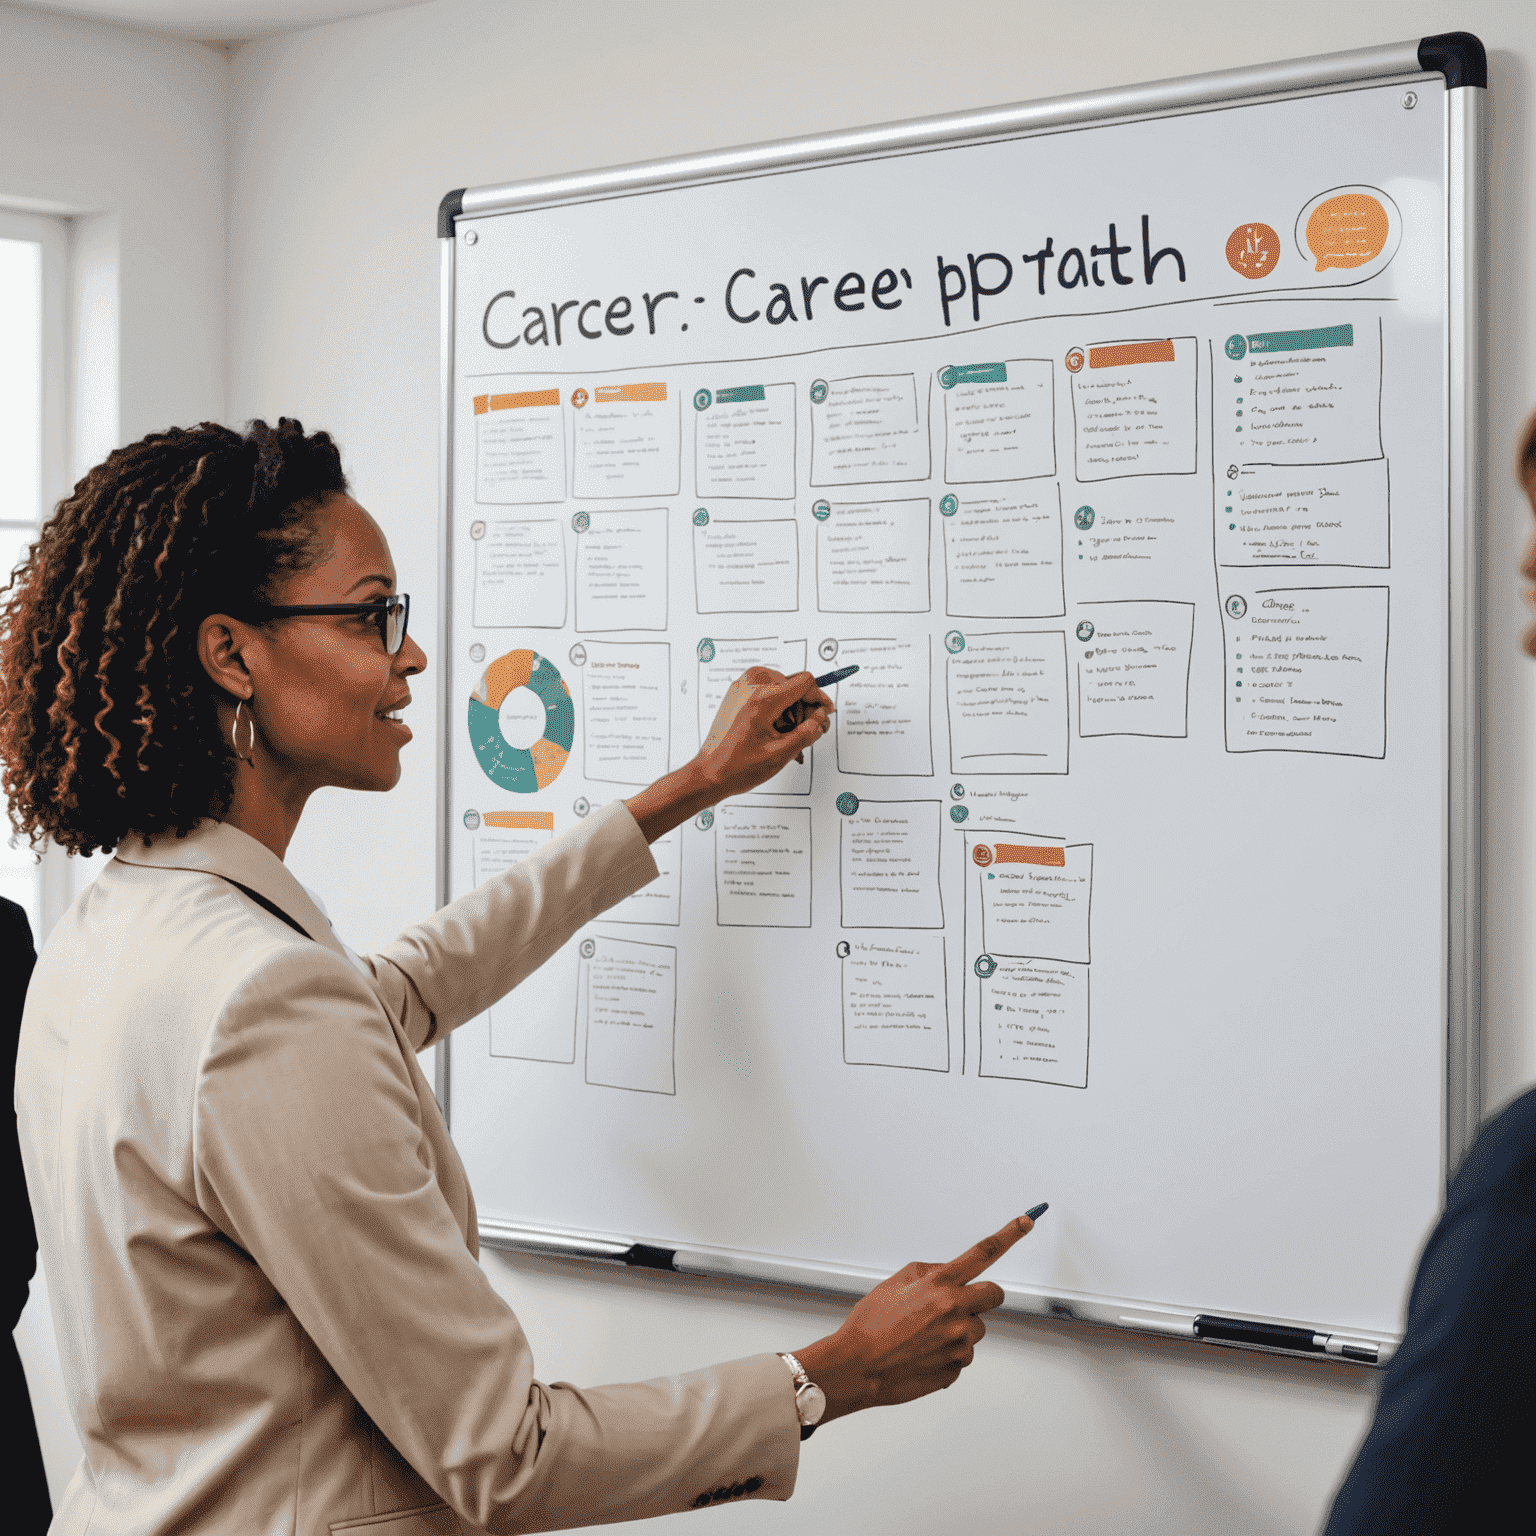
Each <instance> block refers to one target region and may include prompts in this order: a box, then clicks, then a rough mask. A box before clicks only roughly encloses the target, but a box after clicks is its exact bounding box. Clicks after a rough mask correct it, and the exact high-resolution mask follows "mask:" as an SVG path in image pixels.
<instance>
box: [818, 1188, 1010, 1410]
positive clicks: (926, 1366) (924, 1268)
mask: <svg viewBox="0 0 1536 1536" xmlns="http://www.w3.org/2000/svg"><path fill="white" fill-rule="evenodd" d="M1033 1227H1034V1222H1032V1221H1031V1220H1030V1219H1029V1217H1028V1216H1016V1217H1015V1218H1014V1219H1013V1220H1012V1221H1010V1222H1009V1223H1008V1225H1007V1226H1005V1227H1004V1228H1003V1229H1002V1230H1001V1231H999V1232H994V1233H993V1234H992V1236H990V1237H984V1238H983V1239H982V1240H981V1241H980V1242H979V1243H977V1244H976V1245H975V1247H973V1248H968V1249H967V1250H966V1251H965V1252H964V1253H962V1254H961V1255H960V1256H959V1258H956V1259H951V1260H950V1261H949V1263H947V1264H921V1263H913V1264H908V1265H907V1266H906V1267H905V1268H904V1269H899V1270H897V1272H896V1273H895V1274H894V1275H892V1276H891V1277H890V1279H888V1280H882V1281H881V1282H880V1284H879V1285H877V1286H876V1287H875V1288H874V1290H872V1291H871V1292H870V1293H869V1294H868V1295H867V1296H866V1297H864V1298H863V1300H862V1301H860V1302H859V1303H858V1305H857V1306H855V1307H854V1309H853V1311H852V1312H850V1313H849V1314H848V1317H847V1320H846V1321H845V1322H844V1323H843V1325H842V1327H841V1328H839V1329H838V1330H837V1332H836V1333H834V1334H831V1335H829V1336H828V1337H827V1338H825V1339H820V1340H818V1341H817V1342H816V1343H815V1344H807V1345H806V1347H805V1348H804V1349H801V1350H797V1351H796V1352H795V1353H796V1355H797V1356H798V1358H799V1360H800V1362H801V1364H802V1365H803V1366H804V1367H805V1370H806V1373H807V1375H809V1377H810V1378H811V1380H812V1381H814V1382H815V1383H816V1384H817V1385H818V1386H819V1387H820V1388H821V1389H822V1391H823V1392H825V1393H826V1396H827V1411H826V1413H825V1414H824V1415H823V1419H822V1422H823V1423H825V1422H827V1421H828V1420H831V1419H836V1418H840V1417H841V1416H842V1415H843V1414H845V1413H856V1412H857V1411H858V1410H859V1409H861V1408H883V1407H889V1406H890V1405H892V1404H895V1403H909V1402H911V1401H912V1400H913V1399H914V1398H918V1397H925V1396H927V1394H928V1393H930V1392H937V1391H940V1390H941V1389H942V1388H944V1387H948V1386H952V1385H953V1384H954V1382H955V1381H956V1379H957V1378H958V1377H959V1375H960V1372H961V1371H962V1370H964V1369H965V1367H966V1366H968V1365H969V1364H970V1363H971V1360H972V1358H973V1357H974V1355H975V1352H976V1345H977V1344H978V1343H980V1342H981V1339H982V1337H983V1336H984V1335H985V1334H986V1331H987V1325H986V1324H985V1323H984V1322H982V1320H981V1316H980V1314H981V1313H983V1312H990V1311H991V1310H992V1309H993V1308H994V1307H996V1306H1000V1305H1001V1304H1002V1301H1003V1290H1002V1287H1001V1286H999V1285H995V1284H994V1283H993V1282H992V1281H990V1280H978V1279H977V1276H978V1275H980V1274H981V1273H982V1271H983V1270H985V1269H987V1268H989V1267H990V1266H991V1265H993V1264H995V1263H996V1262H997V1261H998V1260H999V1259H1000V1258H1002V1256H1003V1255H1004V1254H1005V1253H1007V1251H1008V1250H1009V1249H1010V1248H1012V1247H1013V1245H1014V1244H1015V1243H1016V1242H1018V1240H1019V1239H1020V1238H1021V1237H1023V1236H1024V1235H1025V1234H1026V1233H1027V1232H1029V1231H1030V1230H1031V1229H1032V1228H1033Z"/></svg>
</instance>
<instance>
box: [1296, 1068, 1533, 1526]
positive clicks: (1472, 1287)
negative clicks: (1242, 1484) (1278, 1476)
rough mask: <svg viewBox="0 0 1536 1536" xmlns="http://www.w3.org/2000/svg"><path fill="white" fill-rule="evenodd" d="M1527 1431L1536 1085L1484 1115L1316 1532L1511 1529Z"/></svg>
mask: <svg viewBox="0 0 1536 1536" xmlns="http://www.w3.org/2000/svg"><path fill="white" fill-rule="evenodd" d="M1533 1438H1536V1089H1533V1090H1531V1091H1530V1092H1528V1093H1524V1094H1522V1095H1521V1096H1520V1097H1519V1098H1518V1099H1516V1100H1515V1102H1514V1103H1513V1104H1511V1105H1510V1106H1509V1107H1508V1108H1507V1109H1506V1110H1504V1112H1503V1113H1502V1114H1500V1115H1497V1116H1495V1118H1494V1119H1492V1120H1491V1121H1489V1123H1488V1124H1487V1125H1486V1126H1485V1127H1484V1128H1483V1130H1482V1131H1481V1133H1480V1134H1479V1135H1478V1138H1477V1140H1476V1141H1475V1142H1474V1143H1473V1144H1472V1150H1471V1151H1470V1152H1468V1153H1467V1156H1466V1159H1465V1160H1464V1161H1463V1163H1462V1165H1461V1167H1460V1169H1459V1170H1458V1171H1457V1174H1456V1177H1455V1179H1454V1180H1453V1181H1452V1183H1451V1188H1450V1192H1449V1194H1448V1195H1447V1197H1446V1202H1445V1212H1444V1214H1443V1215H1442V1216H1441V1217H1440V1220H1439V1222H1438V1223H1437V1224H1436V1226H1435V1230H1434V1232H1433V1233H1431V1235H1430V1239H1429V1242H1428V1244H1427V1245H1426V1246H1425V1249H1424V1255H1423V1257H1422V1258H1421V1259H1420V1260H1419V1269H1418V1273H1417V1275H1415V1276H1414V1281H1413V1292H1412V1294H1411V1296H1410V1298H1409V1301H1408V1325H1407V1327H1406V1329H1405V1330H1404V1333H1403V1343H1402V1347H1401V1348H1400V1349H1399V1350H1398V1352H1397V1353H1396V1354H1395V1355H1394V1356H1393V1357H1392V1360H1391V1363H1390V1364H1389V1365H1388V1366H1387V1371H1386V1377H1385V1379H1384V1381H1383V1382H1382V1387H1381V1397H1380V1399H1379V1400H1378V1402H1377V1404H1376V1417H1375V1419H1374V1421H1373V1422H1372V1424H1371V1428H1370V1433H1369V1434H1367V1435H1366V1437H1365V1443H1364V1444H1363V1445H1362V1446H1361V1447H1360V1454H1359V1455H1358V1456H1357V1457H1356V1458H1355V1464H1354V1466H1353V1467H1352V1468H1351V1469H1350V1472H1349V1476H1348V1477H1346V1478H1345V1480H1344V1485H1343V1487H1342V1488H1340V1490H1339V1493H1338V1496H1337V1498H1336V1499H1335V1500H1334V1504H1333V1513H1332V1514H1331V1515H1330V1517H1329V1520H1328V1526H1327V1532H1326V1536H1377V1533H1378V1532H1379V1533H1381V1536H1386V1533H1387V1532H1391V1533H1393V1536H1408V1533H1414V1536H1417V1533H1420V1532H1424V1533H1429V1532H1442V1531H1444V1532H1451V1531H1497V1530H1510V1529H1513V1528H1514V1527H1513V1526H1512V1525H1511V1524H1510V1523H1509V1522H1510V1520H1511V1518H1512V1515H1511V1512H1512V1511H1514V1510H1518V1509H1521V1508H1524V1509H1526V1511H1527V1514H1529V1500H1530V1463H1529V1462H1528V1461H1527V1459H1526V1458H1527V1457H1528V1456H1529V1455H1530V1454H1531V1445H1532V1442H1533Z"/></svg>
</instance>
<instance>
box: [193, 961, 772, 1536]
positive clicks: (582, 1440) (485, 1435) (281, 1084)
mask: <svg viewBox="0 0 1536 1536" xmlns="http://www.w3.org/2000/svg"><path fill="white" fill-rule="evenodd" d="M402 1044H403V1042H402V1041H401V1040H400V1039H399V1037H398V1036H397V1035H396V1033H395V1031H394V1030H393V1029H391V1027H390V1023H389V1020H388V1019H387V1017H386V1016H385V1013H384V1010H383V1007H382V1006H381V1004H380V1001H379V999H378V998H377V996H376V995H375V994H374V992H373V989H372V988H371V987H370V986H369V984H368V982H367V981H366V979H365V978H364V977H362V976H361V975H360V974H359V973H358V972H357V971H356V970H355V969H353V968H352V967H351V966H350V965H349V964H347V963H346V962H345V961H344V960H341V959H340V958H339V957H337V956H336V955H335V954H334V953H332V952H329V951H326V950H323V949H321V948H320V947H319V946H295V947H293V948H291V949H289V950H287V951H284V952H282V953H277V954H274V955H272V956H271V957H270V959H269V960H268V961H267V962H266V963H264V964H262V965H261V966H259V967H257V968H255V969H253V970H251V971H250V972H249V973H248V974H247V976H246V978H245V980H244V982H243V984H242V985H241V987H240V988H238V989H237V990H236V991H235V992H233V993H232V994H231V995H230V996H229V997H228V998H226V999H225V1001H224V1003H223V1005H222V1007H221V1009H220V1014H219V1018H218V1020H217V1022H216V1024H215V1026H214V1029H213V1031H212V1033H211V1034H210V1037H209V1043H208V1047H207V1050H206V1052H205V1056H204V1060H203V1064H202V1070H201V1082H200V1087H199V1093H198V1106H197V1157H196V1161H197V1179H198V1198H199V1203H200V1204H201V1205H202V1208H203V1209H204V1211H205V1212H207V1213H208V1214H209V1216H210V1219H211V1220H213V1221H214V1222H215V1224H216V1225H217V1226H218V1227H219V1228H220V1229H221V1230H222V1231H224V1232H225V1233H227V1234H228V1236H229V1237H230V1238H231V1239H232V1240H233V1241H234V1242H235V1243H237V1244H238V1245H239V1246H240V1248H241V1249H243V1250H244V1251H245V1252H246V1253H248V1254H249V1255H250V1256H251V1257H252V1259H253V1260H254V1261H255V1263H256V1264H257V1265H258V1266H259V1267H260V1269H261V1270H262V1272H263V1273H264V1274H265V1275H266V1276H267V1278H268V1279H269V1280H270V1282H271V1284H272V1286H273V1287H274V1288H275V1290H276V1291H277V1293H278V1294H279V1295H280V1296H281V1297H282V1298H283V1301H284V1302H285V1303H286V1305H287V1306H288V1307H289V1309H290V1310H291V1311H292V1313H293V1315H294V1317H295V1319H296V1320H297V1321H298V1323H299V1324H300V1326H302V1327H303V1329H304V1330H305V1332H306V1334H307V1335H308V1336H309V1337H310V1338H311V1339H312V1340H313V1341H314V1343H315V1345H316V1347H317V1348H318V1349H319V1351H320V1353H321V1354H322V1355H323V1356H324V1357H325V1359H326V1361H327V1362H328V1363H329V1365H330V1366H331V1368H332V1369H333V1370H334V1371H335V1372H336V1375H337V1377H338V1378H339V1379H340V1381H341V1382H342V1383H343V1384H344V1385H345V1387H346V1389H347V1391H348V1392H350V1393H351V1394H352V1396H353V1397H354V1398H355V1399H356V1401H357V1402H358V1403H359V1404H360V1405H361V1406H362V1408H363V1409H364V1411H365V1412H366V1413H367V1414H368V1416H369V1418H370V1419H371V1420H372V1421H373V1422H374V1423H375V1424H376V1425H377V1426H378V1428H379V1430H380V1432H381V1433H382V1434H383V1436H384V1437H385V1438H386V1439H387V1440H388V1441H389V1442H390V1444H391V1445H392V1446H393V1447H394V1448H395V1450H396V1451H398V1452H399V1454H400V1455H401V1456H403V1457H404V1458H405V1460H406V1461H408V1462H409V1463H410V1465H411V1466H412V1467H414V1468H415V1470H416V1471H417V1472H418V1473H419V1474H420V1476H421V1477H422V1478H424V1479H425V1480H426V1482H427V1483H428V1484H430V1485H431V1486H432V1488H433V1489H434V1490H436V1491H437V1492H438V1493H439V1495H440V1496H441V1497H442V1498H443V1499H444V1500H445V1501H446V1502H447V1503H448V1504H449V1505H450V1506H451V1507H452V1508H453V1509H454V1510H455V1511H456V1512H457V1513H458V1514H459V1515H460V1516H462V1517H463V1518H464V1519H466V1520H468V1521H470V1522H472V1523H473V1524H474V1525H476V1526H477V1527H481V1528H484V1529H486V1530H489V1531H492V1532H497V1531H503V1530H512V1529H516V1530H543V1529H555V1528H559V1527H563V1526H571V1525H580V1524H585V1523H597V1522H601V1521H607V1520H615V1519H637V1518H641V1517H643V1516H648V1515H655V1514H664V1513H671V1512H675V1511H680V1510H683V1509H686V1508H690V1507H695V1506H697V1505H698V1503H699V1500H700V1497H701V1495H702V1494H705V1493H710V1494H711V1496H713V1494H714V1493H715V1492H716V1491H718V1490H720V1489H722V1488H723V1489H726V1490H727V1491H730V1490H735V1489H737V1488H738V1487H739V1488H740V1493H739V1494H733V1495H732V1496H733V1497H744V1496H756V1497H762V1498H780V1499H783V1498H787V1497H788V1496H789V1494H790V1493H791V1492H792V1491H793V1487H794V1481H795V1475H796V1470H797V1467H798V1456H799V1429H798V1422H797V1419H796V1416H795V1410H794V1397H793V1392H792V1391H791V1384H790V1378H789V1374H788V1372H787V1371H786V1370H785V1367H784V1365H783V1362H782V1361H780V1360H778V1359H777V1358H775V1357H774V1356H773V1355H763V1356H754V1357H751V1358H749V1359H745V1360H740V1361H735V1362H730V1363H728V1364H725V1365H720V1366H714V1367H711V1368H709V1369H706V1370H701V1371H694V1372H689V1373H685V1374H682V1375H678V1376H672V1377H666V1378H661V1379H659V1380H655V1381H650V1382H640V1383H633V1384H629V1385H622V1386H605V1387H596V1388H588V1389H577V1388H575V1387H572V1386H570V1385H569V1384H566V1383H558V1382H557V1383H554V1384H553V1385H545V1384H544V1383H542V1382H540V1381H538V1380H537V1379H536V1378H535V1377H534V1366H533V1357H532V1353H531V1350H530V1348H529V1345H528V1342H527V1339H526V1337H525V1336H524V1334H523V1332H522V1329H521V1327H520V1326H519V1324H518V1322H517V1319H516V1317H515V1316H514V1314H513V1313H512V1311H511V1309H510V1308H509V1307H508V1306H507V1305H506V1303H505V1302H504V1301H503V1300H502V1299H501V1298H500V1297H499V1296H498V1295H497V1294H496V1293H495V1291H494V1290H493V1289H492V1288H491V1286H490V1283H489V1281H488V1280H487V1278H486V1276H485V1273H484V1271H482V1270H481V1268H480V1266H479V1264H478V1263H477V1261H476V1258H475V1255H474V1253H473V1252H472V1251H471V1246H470V1245H471V1242H472V1240H473V1234H472V1232H471V1231H470V1230H468V1228H469V1227H470V1226H471V1224H472V1220H473V1206H472V1205H471V1204H470V1203H469V1202H468V1200H467V1198H465V1199H464V1200H462V1201H460V1202H458V1203H459V1206H460V1208H459V1209H455V1208H454V1207H453V1206H452V1205H450V1201H449V1198H448V1196H447V1195H446V1194H445V1191H444V1182H443V1174H444V1173H445V1171H446V1170H445V1162H446V1161H447V1160H449V1159H452V1157H453V1154H452V1149H451V1146H450V1145H449V1144H448V1142H447V1138H446V1134H445V1133H443V1134H438V1131H439V1129H440V1125H441V1122H440V1120H438V1119H437V1117H436V1115H435V1111H434V1108H433V1106H432V1104H431V1103H430V1102H429V1101H430V1089H429V1088H428V1087H427V1086H426V1085H425V1080H424V1079H422V1078H421V1076H420V1072H419V1069H416V1068H415V1064H414V1062H413V1061H411V1060H410V1058H409V1056H408V1054H407V1051H406V1050H404V1049H402ZM749 1484H750V1485H751V1486H750V1487H749V1486H748V1485H749ZM354 1513H357V1512H356V1511H347V1512H346V1515H348V1516H350V1515H351V1514H354Z"/></svg>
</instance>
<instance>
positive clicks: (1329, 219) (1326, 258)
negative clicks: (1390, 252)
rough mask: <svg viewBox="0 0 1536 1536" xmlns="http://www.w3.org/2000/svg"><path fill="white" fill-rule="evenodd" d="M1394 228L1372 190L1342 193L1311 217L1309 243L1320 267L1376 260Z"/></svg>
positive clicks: (1322, 269) (1308, 223) (1349, 265)
mask: <svg viewBox="0 0 1536 1536" xmlns="http://www.w3.org/2000/svg"><path fill="white" fill-rule="evenodd" d="M1390 229H1391V225H1390V223H1389V221H1388V219H1387V210H1386V209H1385V208H1384V207H1382V204H1381V200H1380V199H1379V198H1375V197H1372V196H1371V195H1370V193H1369V192H1341V193H1339V194H1338V196H1337V197H1330V198H1326V199H1324V201H1322V202H1321V203H1319V204H1318V205H1317V207H1316V208H1314V209H1313V210H1312V213H1311V215H1310V217H1309V218H1308V219H1307V245H1308V247H1309V248H1310V249H1311V252H1312V256H1313V258H1314V260H1315V261H1316V262H1317V267H1316V270H1317V271H1319V272H1323V271H1326V270H1327V269H1328V268H1329V267H1363V266H1364V265H1365V264H1366V263H1367V262H1368V261H1375V259H1376V258H1377V257H1378V256H1380V255H1381V253H1382V252H1383V251H1384V250H1385V249H1386V247H1387V236H1388V234H1389V232H1390Z"/></svg>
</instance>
